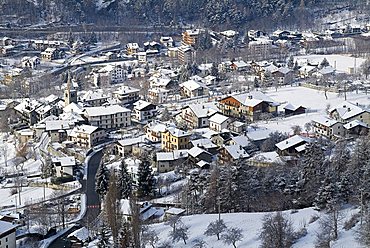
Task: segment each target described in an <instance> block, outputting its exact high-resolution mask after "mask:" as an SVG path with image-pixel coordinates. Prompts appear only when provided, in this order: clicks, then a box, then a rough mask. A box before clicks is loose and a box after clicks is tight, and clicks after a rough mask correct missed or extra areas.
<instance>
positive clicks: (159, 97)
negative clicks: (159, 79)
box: [148, 88, 170, 104]
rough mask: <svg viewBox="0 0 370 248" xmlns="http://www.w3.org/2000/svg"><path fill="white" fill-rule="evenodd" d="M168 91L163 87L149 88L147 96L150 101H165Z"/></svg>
mask: <svg viewBox="0 0 370 248" xmlns="http://www.w3.org/2000/svg"><path fill="white" fill-rule="evenodd" d="M169 92H170V91H169V90H166V89H163V88H154V89H149V92H148V98H149V100H150V101H151V102H152V103H159V104H160V103H165V102H167V97H168V93H169Z"/></svg>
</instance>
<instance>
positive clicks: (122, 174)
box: [117, 159, 132, 199]
mask: <svg viewBox="0 0 370 248" xmlns="http://www.w3.org/2000/svg"><path fill="white" fill-rule="evenodd" d="M117 183H118V191H119V193H120V197H121V199H128V198H129V196H130V195H131V194H132V178H131V176H130V174H129V173H128V170H127V165H126V163H125V160H124V159H122V161H121V164H120V170H119V174H118V182H117Z"/></svg>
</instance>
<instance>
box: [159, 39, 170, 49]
mask: <svg viewBox="0 0 370 248" xmlns="http://www.w3.org/2000/svg"><path fill="white" fill-rule="evenodd" d="M159 42H160V43H161V44H162V45H163V46H165V47H167V48H169V47H173V39H172V37H169V36H162V37H161V38H160V39H159Z"/></svg>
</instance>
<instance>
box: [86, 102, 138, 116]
mask: <svg viewBox="0 0 370 248" xmlns="http://www.w3.org/2000/svg"><path fill="white" fill-rule="evenodd" d="M84 111H85V113H86V114H87V115H88V116H90V117H91V116H103V115H113V114H117V113H126V112H131V111H130V110H129V109H127V108H124V107H122V106H119V105H110V106H101V107H88V108H85V109H84Z"/></svg>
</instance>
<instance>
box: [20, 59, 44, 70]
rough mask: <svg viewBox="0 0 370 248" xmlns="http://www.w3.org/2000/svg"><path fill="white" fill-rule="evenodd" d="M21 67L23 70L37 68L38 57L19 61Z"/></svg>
mask: <svg viewBox="0 0 370 248" xmlns="http://www.w3.org/2000/svg"><path fill="white" fill-rule="evenodd" d="M21 63H22V67H23V68H31V69H36V68H37V66H38V65H39V64H40V59H39V57H36V56H34V57H23V58H22V60H21Z"/></svg>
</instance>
